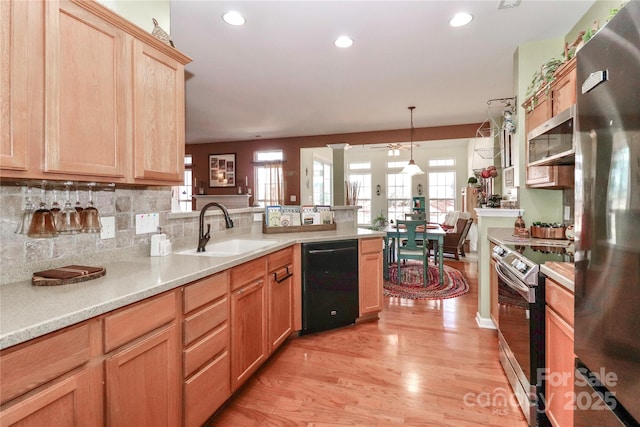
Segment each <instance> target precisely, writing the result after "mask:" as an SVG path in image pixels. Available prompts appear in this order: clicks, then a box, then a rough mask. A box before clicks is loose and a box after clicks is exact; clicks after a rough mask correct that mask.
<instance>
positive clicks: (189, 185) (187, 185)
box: [173, 154, 193, 212]
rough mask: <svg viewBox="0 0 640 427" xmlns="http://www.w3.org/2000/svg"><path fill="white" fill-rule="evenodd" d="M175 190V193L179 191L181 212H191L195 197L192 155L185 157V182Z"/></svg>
mask: <svg viewBox="0 0 640 427" xmlns="http://www.w3.org/2000/svg"><path fill="white" fill-rule="evenodd" d="M173 188H174V191H175V190H177V191H178V203H179V205H180V210H181V211H183V212H191V207H192V203H191V201H192V199H191V196H192V195H193V157H192V156H191V154H187V155H186V156H184V181H183V183H182V185H180V186H178V187H173Z"/></svg>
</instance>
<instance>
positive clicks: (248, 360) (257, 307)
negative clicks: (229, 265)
mask: <svg viewBox="0 0 640 427" xmlns="http://www.w3.org/2000/svg"><path fill="white" fill-rule="evenodd" d="M232 286H233V284H232ZM265 290H266V288H265V286H264V280H262V279H259V280H256V281H254V282H251V283H249V284H247V285H245V286H243V287H241V288H240V289H238V290H236V291H234V292H233V294H232V296H231V386H232V389H233V390H236V389H237V388H238V387H239V386H240V385H241V384H242V383H243V382H245V381H246V380H247V378H248V377H249V376H251V374H253V373H254V372H255V371H256V370H257V369H258V367H259V366H260V365H261V364H262V363H263V362H264V360H265V359H266V357H267V349H266V347H267V346H266V343H267V339H266V318H267V316H266V313H265V309H266V295H265V294H266V292H265Z"/></svg>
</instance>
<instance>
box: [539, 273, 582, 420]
mask: <svg viewBox="0 0 640 427" xmlns="http://www.w3.org/2000/svg"><path fill="white" fill-rule="evenodd" d="M545 300H546V304H547V305H546V311H545V328H546V332H545V339H546V349H545V359H546V360H545V364H546V369H547V382H546V386H545V401H546V413H547V418H548V419H549V422H550V423H551V425H553V426H556V427H564V426H572V425H573V410H572V409H571V408H572V406H573V405H574V404H575V402H574V401H573V396H574V394H573V383H574V370H575V368H574V358H575V355H574V350H573V320H574V308H573V303H574V295H573V293H572V292H570V291H569V290H567V289H566V288H565V287H563V286H561V285H560V284H558V283H556V282H554V281H553V280H551V279H549V278H547V279H546V284H545Z"/></svg>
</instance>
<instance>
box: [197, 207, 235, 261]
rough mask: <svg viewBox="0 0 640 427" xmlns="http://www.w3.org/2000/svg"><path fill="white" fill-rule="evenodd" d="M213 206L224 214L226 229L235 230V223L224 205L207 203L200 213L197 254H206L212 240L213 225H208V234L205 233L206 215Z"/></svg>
mask: <svg viewBox="0 0 640 427" xmlns="http://www.w3.org/2000/svg"><path fill="white" fill-rule="evenodd" d="M212 206H217V207H218V208H220V210H221V211H222V213H223V214H224V222H225V225H226V227H227V228H233V221H232V220H231V217H229V212H228V211H227V208H225V207H224V206H223V205H221V204H220V203H217V202H211V203H207V204H206V205H204V206H203V207H202V210H201V211H200V232H199V234H198V250H197V252H204V251H205V250H204V248H205V246H207V243H208V242H209V239H210V238H211V235H210V234H209V233H210V231H211V224H207V232H206V233H204V213H205V212H206V211H207V209H209V208H210V207H212Z"/></svg>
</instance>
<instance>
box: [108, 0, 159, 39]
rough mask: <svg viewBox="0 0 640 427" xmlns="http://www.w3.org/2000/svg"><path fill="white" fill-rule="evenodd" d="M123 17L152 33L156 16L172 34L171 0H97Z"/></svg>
mask: <svg viewBox="0 0 640 427" xmlns="http://www.w3.org/2000/svg"><path fill="white" fill-rule="evenodd" d="M97 1H98V3H101V4H102V5H104V6H106V7H108V8H109V9H111V10H113V11H114V12H116V13H117V14H118V15H120V16H122V17H123V18H125V19H127V20H129V21H131V22H133V23H134V24H136V25H137V26H138V27H140V28H142V29H144V30H146V31H148V32H149V33H151V31H153V21H152V19H153V18H155V19H156V20H157V21H158V24H159V25H160V27H161V28H162V29H163V30H164V31H166V32H167V33H169V34H170V31H171V19H170V18H171V10H170V9H171V7H170V1H169V0H145V1H134V0H97Z"/></svg>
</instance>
